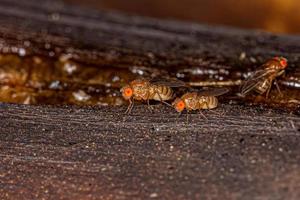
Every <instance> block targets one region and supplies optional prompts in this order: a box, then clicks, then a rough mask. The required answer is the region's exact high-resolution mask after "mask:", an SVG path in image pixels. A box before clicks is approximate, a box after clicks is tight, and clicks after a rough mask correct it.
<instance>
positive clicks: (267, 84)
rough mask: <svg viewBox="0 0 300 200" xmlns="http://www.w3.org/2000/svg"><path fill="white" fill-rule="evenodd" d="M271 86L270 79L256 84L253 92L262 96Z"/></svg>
mask: <svg viewBox="0 0 300 200" xmlns="http://www.w3.org/2000/svg"><path fill="white" fill-rule="evenodd" d="M271 84H272V81H270V79H266V80H264V81H262V82H261V83H260V84H258V85H257V86H256V87H255V88H254V90H255V91H256V92H257V93H259V94H264V93H265V92H266V91H267V90H268V89H269V88H270V87H271Z"/></svg>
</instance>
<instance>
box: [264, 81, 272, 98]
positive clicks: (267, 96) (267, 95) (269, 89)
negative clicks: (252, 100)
mask: <svg viewBox="0 0 300 200" xmlns="http://www.w3.org/2000/svg"><path fill="white" fill-rule="evenodd" d="M272 85H273V82H272V81H271V84H270V87H269V88H268V90H267V93H266V99H268V98H269V94H270V91H271V88H272Z"/></svg>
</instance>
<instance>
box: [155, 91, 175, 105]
mask: <svg viewBox="0 0 300 200" xmlns="http://www.w3.org/2000/svg"><path fill="white" fill-rule="evenodd" d="M155 94H157V95H158V97H159V101H160V102H161V103H164V104H166V105H167V106H170V107H173V106H172V105H171V104H169V103H167V102H165V101H163V100H162V98H161V96H160V94H159V93H158V92H157V91H155Z"/></svg>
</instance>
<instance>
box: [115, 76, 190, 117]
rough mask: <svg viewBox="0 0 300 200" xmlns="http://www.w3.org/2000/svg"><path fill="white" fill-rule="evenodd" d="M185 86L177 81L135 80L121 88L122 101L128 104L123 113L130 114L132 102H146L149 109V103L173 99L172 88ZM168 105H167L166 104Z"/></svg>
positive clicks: (158, 79)
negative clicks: (124, 100) (126, 101)
mask: <svg viewBox="0 0 300 200" xmlns="http://www.w3.org/2000/svg"><path fill="white" fill-rule="evenodd" d="M184 86H186V84H185V83H184V82H182V81H179V80H177V79H176V80H173V79H170V80H165V79H160V78H156V79H151V80H148V79H136V80H133V81H131V82H130V83H129V84H128V85H126V86H124V87H122V88H121V93H122V96H123V98H124V99H126V100H128V101H129V102H130V104H129V106H128V108H127V110H126V112H125V113H130V112H131V110H132V108H133V105H134V100H137V101H147V103H148V106H149V107H150V104H149V101H150V100H156V101H160V102H163V103H165V104H168V103H166V102H165V101H168V100H170V99H173V98H174V91H173V89H172V88H173V87H184ZM168 105H169V104H168Z"/></svg>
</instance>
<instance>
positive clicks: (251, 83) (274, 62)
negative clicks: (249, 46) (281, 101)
mask: <svg viewBox="0 0 300 200" xmlns="http://www.w3.org/2000/svg"><path fill="white" fill-rule="evenodd" d="M286 67H287V59H285V58H283V57H274V58H272V59H270V60H268V61H267V62H266V63H265V64H263V65H262V66H260V67H259V68H258V69H257V70H256V71H255V72H254V73H253V74H252V75H251V76H250V77H249V78H248V79H246V80H245V82H244V83H243V85H242V87H241V95H242V96H245V95H246V94H248V93H249V92H251V91H252V90H254V91H255V92H257V93H259V94H261V95H262V94H264V93H266V98H268V96H269V92H270V90H271V87H272V84H273V81H274V83H275V85H276V88H277V90H278V91H279V93H281V91H280V89H279V86H278V83H277V81H276V80H275V79H276V77H278V76H281V75H282V74H283V73H284V70H285V68H286Z"/></svg>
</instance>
